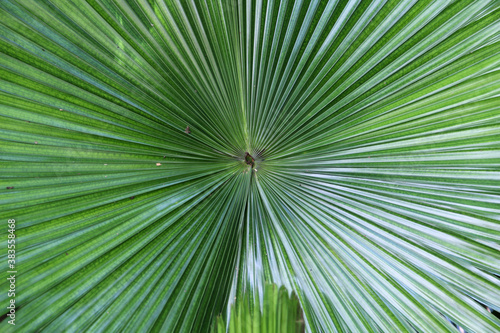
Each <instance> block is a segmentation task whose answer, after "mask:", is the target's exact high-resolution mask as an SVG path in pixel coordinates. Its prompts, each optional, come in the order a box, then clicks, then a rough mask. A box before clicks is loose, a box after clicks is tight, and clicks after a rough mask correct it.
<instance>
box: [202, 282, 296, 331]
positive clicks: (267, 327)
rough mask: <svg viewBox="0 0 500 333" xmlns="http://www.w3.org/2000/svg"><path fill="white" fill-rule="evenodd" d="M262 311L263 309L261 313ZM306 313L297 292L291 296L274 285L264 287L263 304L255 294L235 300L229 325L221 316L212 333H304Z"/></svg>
mask: <svg viewBox="0 0 500 333" xmlns="http://www.w3.org/2000/svg"><path fill="white" fill-rule="evenodd" d="M261 308H262V310H261ZM304 329H305V327H304V314H303V312H302V309H301V308H300V304H299V299H298V298H297V295H295V293H292V294H291V295H290V297H289V295H288V291H287V290H286V289H285V287H283V286H282V287H281V288H278V287H277V286H276V285H274V284H267V285H266V286H265V287H264V296H263V300H262V302H261V301H260V299H259V298H256V299H253V295H252V293H251V292H245V293H244V294H243V297H241V298H238V299H235V304H233V305H232V306H231V318H230V321H229V325H228V323H226V322H225V321H224V319H223V318H222V317H221V316H218V317H217V318H216V320H215V322H214V324H213V326H212V329H211V332H212V333H225V332H226V330H227V331H228V332H229V333H271V332H286V333H302V332H304Z"/></svg>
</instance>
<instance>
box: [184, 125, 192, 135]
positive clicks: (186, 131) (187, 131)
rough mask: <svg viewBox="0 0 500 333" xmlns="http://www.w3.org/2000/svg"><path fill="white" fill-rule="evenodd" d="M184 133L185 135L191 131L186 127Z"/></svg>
mask: <svg viewBox="0 0 500 333" xmlns="http://www.w3.org/2000/svg"><path fill="white" fill-rule="evenodd" d="M184 133H186V134H189V133H191V130H190V129H189V126H187V127H186V129H185V130H184Z"/></svg>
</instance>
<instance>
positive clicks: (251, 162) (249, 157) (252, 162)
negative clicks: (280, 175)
mask: <svg viewBox="0 0 500 333" xmlns="http://www.w3.org/2000/svg"><path fill="white" fill-rule="evenodd" d="M245 163H246V164H248V165H251V166H252V168H253V167H254V165H255V159H254V158H253V157H252V155H250V154H249V153H248V152H246V153H245Z"/></svg>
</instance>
